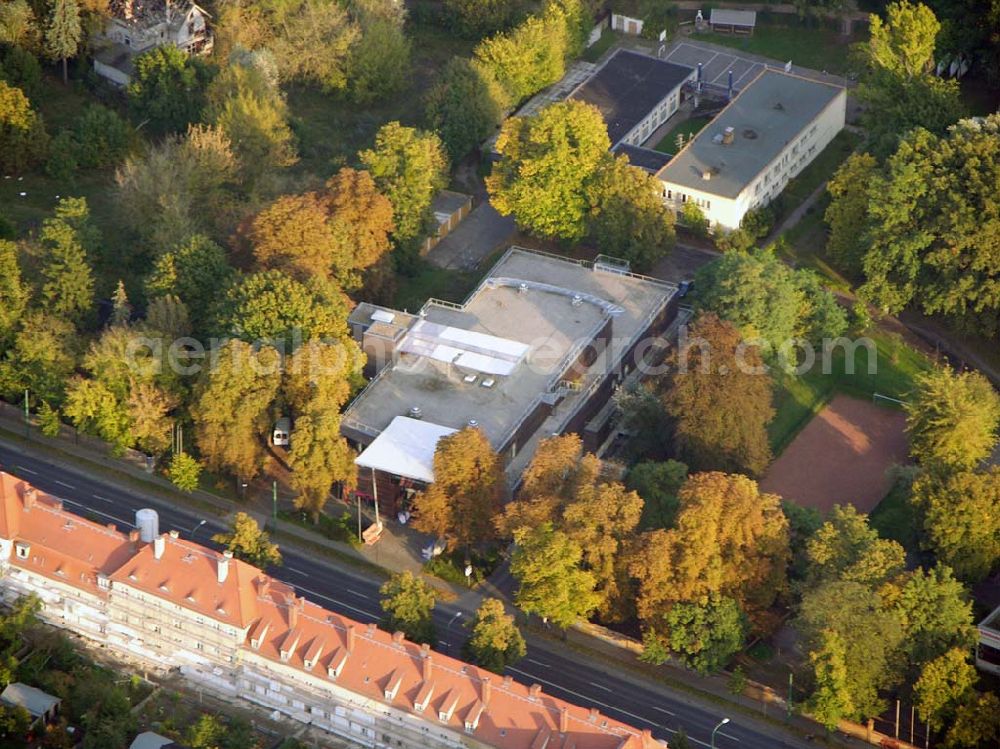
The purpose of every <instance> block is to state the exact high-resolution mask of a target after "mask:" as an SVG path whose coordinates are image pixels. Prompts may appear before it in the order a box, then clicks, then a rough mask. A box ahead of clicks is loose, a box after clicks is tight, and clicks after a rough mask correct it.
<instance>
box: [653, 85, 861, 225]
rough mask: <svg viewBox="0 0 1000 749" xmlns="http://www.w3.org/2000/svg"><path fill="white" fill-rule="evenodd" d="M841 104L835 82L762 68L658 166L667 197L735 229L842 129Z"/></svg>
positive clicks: (843, 113) (843, 98) (840, 91)
mask: <svg viewBox="0 0 1000 749" xmlns="http://www.w3.org/2000/svg"><path fill="white" fill-rule="evenodd" d="M846 106H847V92H846V90H845V89H843V88H841V87H840V86H834V85H830V84H827V83H820V82H817V81H814V80H810V79H808V78H802V77H800V76H797V75H792V74H789V73H784V72H781V71H777V70H765V71H764V72H762V73H761V74H760V75H759V76H758V77H757V78H755V79H754V80H753V81H752V82H751V83H750V85H748V86H747V87H746V88H744V89H743V90H742V91H741V92H740V93H739V95H738V96H737V97H736V98H735V99H733V101H732V102H731V103H730V104H729V105H728V106H727V107H726V108H725V109H723V110H722V112H720V113H719V115H718V116H717V117H716V118H715V119H714V120H713V121H712V122H711V123H709V124H708V125H706V126H705V127H704V128H703V129H702V130H701V132H699V133H698V135H697V136H695V137H694V138H693V139H692V140H691V141H690V142H689V143H688V144H687V146H685V147H684V148H683V149H682V150H681V151H680V153H678V154H677V156H676V157H675V158H674V159H673V160H672V161H671V162H670V163H669V164H667V165H666V166H665V167H663V169H661V170H660V172H659V174H658V175H657V177H658V178H659V179H660V181H661V182H663V186H664V197H665V198H666V199H667V202H668V204H671V205H673V206H674V207H675V208H677V209H680V207H681V205H682V204H683V203H686V202H688V201H694V202H695V204H696V205H698V206H699V207H700V208H701V209H702V211H703V212H704V213H705V215H706V217H707V218H708V219H709V221H710V222H711V223H712V224H713V225H717V226H721V227H722V228H724V229H736V228H738V227H739V225H740V221H741V220H742V218H743V216H744V215H745V214H746V213H747V211H750V210H753V209H754V208H757V207H758V206H761V205H766V204H767V203H768V202H770V201H771V200H772V199H773V198H775V197H776V196H777V195H778V194H779V193H780V192H781V190H782V189H783V188H784V187H785V185H786V184H787V183H788V181H789V180H790V179H792V178H793V177H795V176H796V175H797V174H798V173H799V172H801V171H802V169H804V168H805V166H806V165H807V164H809V162H811V161H812V160H813V159H814V158H815V157H816V156H817V155H818V154H819V152H820V151H822V150H823V149H824V148H825V147H826V146H827V145H828V144H829V143H830V141H831V140H833V138H834V136H836V135H837V133H839V132H840V131H841V130H842V129H843V127H844V124H845V118H846V111H847V110H846Z"/></svg>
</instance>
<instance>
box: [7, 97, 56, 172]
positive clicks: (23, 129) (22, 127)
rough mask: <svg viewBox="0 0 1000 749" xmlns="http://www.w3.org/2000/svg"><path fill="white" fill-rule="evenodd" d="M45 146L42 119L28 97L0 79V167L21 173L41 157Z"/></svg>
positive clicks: (45, 137)
mask: <svg viewBox="0 0 1000 749" xmlns="http://www.w3.org/2000/svg"><path fill="white" fill-rule="evenodd" d="M47 147H48V136H47V135H46V133H45V126H44V124H42V118H41V116H40V115H39V114H38V113H36V112H35V110H34V109H32V108H31V102H30V101H28V97H27V96H25V95H24V92H23V91H21V89H19V88H15V87H14V86H11V85H8V84H7V82H6V81H4V80H0V169H3V170H4V171H5V172H14V173H18V172H23V171H24V170H26V169H28V168H29V167H31V166H33V165H34V164H37V163H38V162H40V161H41V160H42V159H43V158H44V156H45V152H46V149H47Z"/></svg>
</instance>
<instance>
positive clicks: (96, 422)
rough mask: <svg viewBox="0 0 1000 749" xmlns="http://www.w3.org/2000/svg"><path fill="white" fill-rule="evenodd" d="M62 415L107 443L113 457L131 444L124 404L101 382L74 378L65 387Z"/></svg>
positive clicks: (120, 453) (78, 427) (85, 431)
mask: <svg viewBox="0 0 1000 749" xmlns="http://www.w3.org/2000/svg"><path fill="white" fill-rule="evenodd" d="M63 412H64V413H65V414H66V416H67V418H69V420H70V421H71V422H72V423H73V425H74V426H75V427H76V428H77V429H79V430H80V431H82V432H84V433H87V434H93V435H95V436H97V437H100V438H101V439H102V440H104V441H106V442H107V443H108V444H109V445H110V447H111V452H112V454H113V455H122V454H124V452H125V449H126V448H128V447H130V446H131V445H132V442H133V439H132V434H131V431H130V429H129V426H130V424H129V416H128V410H127V409H126V407H125V404H124V403H122V402H121V401H120V400H119V399H118V398H117V397H116V395H115V393H114V392H113V391H112V390H111V388H109V387H108V386H107V385H106V384H105V383H104V382H101V381H100V380H91V379H86V378H83V377H74V378H73V379H72V380H70V381H69V383H68V384H67V386H66V405H65V406H64V407H63Z"/></svg>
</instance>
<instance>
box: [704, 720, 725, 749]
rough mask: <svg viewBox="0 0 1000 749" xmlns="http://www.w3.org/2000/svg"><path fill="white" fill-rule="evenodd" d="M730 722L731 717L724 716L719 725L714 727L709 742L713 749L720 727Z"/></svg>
mask: <svg viewBox="0 0 1000 749" xmlns="http://www.w3.org/2000/svg"><path fill="white" fill-rule="evenodd" d="M728 722H729V718H723V719H722V720H720V721H719V725H717V726H716V727H715V728H713V729H712V738H711V740H710V742H709V743H710V744H711V745H712V749H715V734H716V732H717V731H718V730H719V729H720V728H722V727H723V726H724V725H726V723H728Z"/></svg>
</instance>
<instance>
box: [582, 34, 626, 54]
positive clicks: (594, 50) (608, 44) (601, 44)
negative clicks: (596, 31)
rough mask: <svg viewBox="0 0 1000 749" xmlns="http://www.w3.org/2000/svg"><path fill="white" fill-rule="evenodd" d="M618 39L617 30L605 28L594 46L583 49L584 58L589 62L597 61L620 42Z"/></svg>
mask: <svg viewBox="0 0 1000 749" xmlns="http://www.w3.org/2000/svg"><path fill="white" fill-rule="evenodd" d="M618 39H619V36H618V32H617V31H612V30H611V29H608V28H605V29H604V32H603V33H602V34H601V38H600V39H598V40H597V42H596V43H595V44H594V45H593V46H590V47H587V49H585V50H584V51H583V59H584V60H586V61H587V62H597V61H598V60H600V59H601V55H603V54H604V53H605V52H607V51H608V50H609V49H611V48H612V47H613V46H615V45H616V44H617V43H618Z"/></svg>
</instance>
